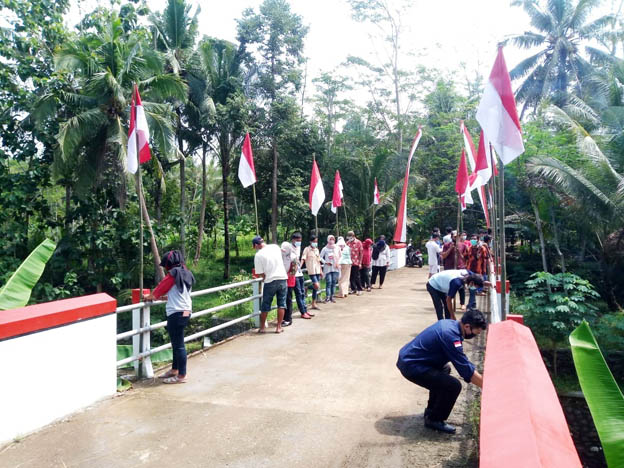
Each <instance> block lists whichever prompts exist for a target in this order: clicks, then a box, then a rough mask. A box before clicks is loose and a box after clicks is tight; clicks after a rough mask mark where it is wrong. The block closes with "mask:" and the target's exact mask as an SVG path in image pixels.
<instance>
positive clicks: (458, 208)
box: [451, 195, 462, 269]
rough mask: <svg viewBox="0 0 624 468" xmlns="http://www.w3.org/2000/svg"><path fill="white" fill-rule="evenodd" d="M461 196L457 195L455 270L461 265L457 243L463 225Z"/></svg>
mask: <svg viewBox="0 0 624 468" xmlns="http://www.w3.org/2000/svg"><path fill="white" fill-rule="evenodd" d="M461 212H462V211H461V195H457V235H456V236H455V268H456V269H457V265H459V249H458V248H457V242H458V237H459V223H461ZM451 242H453V234H452V233H451Z"/></svg>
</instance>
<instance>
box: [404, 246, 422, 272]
mask: <svg viewBox="0 0 624 468" xmlns="http://www.w3.org/2000/svg"><path fill="white" fill-rule="evenodd" d="M405 256H406V258H405V263H406V265H407V266H410V267H417V268H422V266H423V256H422V253H421V252H420V250H419V249H417V248H416V247H414V246H413V245H411V244H410V245H408V246H407V252H406V253H405Z"/></svg>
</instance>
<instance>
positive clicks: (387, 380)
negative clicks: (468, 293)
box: [0, 268, 480, 468]
mask: <svg viewBox="0 0 624 468" xmlns="http://www.w3.org/2000/svg"><path fill="white" fill-rule="evenodd" d="M426 278H427V273H426V271H425V269H420V270H418V269H408V268H403V269H400V270H397V271H393V272H389V273H388V276H387V277H386V284H385V285H384V288H383V289H382V290H373V292H371V293H366V292H364V293H363V295H362V296H360V297H356V296H350V297H349V298H348V299H342V300H341V299H338V303H337V304H332V305H325V306H323V308H322V310H321V311H316V312H318V313H317V316H316V317H315V318H314V319H313V320H301V319H299V318H296V319H295V321H294V323H293V325H292V326H291V327H288V328H286V331H285V332H284V333H283V334H281V335H276V334H274V333H268V334H265V335H258V334H255V333H249V334H246V335H244V336H241V337H239V338H236V339H234V340H232V341H230V342H227V343H225V344H223V345H220V346H217V347H215V348H213V349H211V350H210V351H207V352H204V353H202V354H199V355H196V356H195V357H193V358H191V359H190V360H189V366H188V367H189V370H188V375H189V382H188V383H186V384H183V385H173V386H168V385H162V384H160V383H159V382H158V381H157V380H154V381H146V382H142V383H141V384H139V385H135V388H134V389H133V390H130V391H128V392H126V393H124V394H122V395H118V396H117V397H115V398H111V399H108V400H105V401H102V402H99V403H98V404H96V405H93V406H92V407H90V408H87V409H86V410H84V411H82V412H80V413H77V414H74V415H72V416H70V417H68V418H66V419H65V420H63V421H61V422H58V423H55V424H52V425H50V426H47V427H46V428H44V429H42V430H40V431H39V432H37V433H35V434H32V435H30V436H27V437H25V438H23V439H21V440H19V441H15V442H13V443H11V444H9V445H6V446H5V447H2V448H0V466H1V467H33V468H41V467H88V468H99V467H102V468H111V467H135V466H153V467H178V466H179V467H225V466H227V467H314V468H316V467H408V466H409V467H427V468H433V467H464V466H469V467H472V466H476V465H475V462H474V459H469V457H468V455H469V453H470V452H474V451H475V450H476V448H475V442H474V435H473V434H472V425H471V423H470V413H471V411H470V410H471V408H472V405H473V401H474V399H475V393H474V392H475V391H478V389H477V390H475V387H474V386H470V387H469V388H466V387H467V386H466V384H465V383H463V385H464V387H465V388H464V390H463V391H462V393H461V395H460V398H459V400H458V402H457V405H456V406H455V409H454V411H453V413H452V414H451V417H450V419H449V422H451V423H452V424H455V425H457V426H458V434H456V435H454V436H450V435H446V434H439V433H435V432H432V431H430V430H427V429H425V428H424V427H423V416H422V412H423V409H424V406H425V404H426V401H427V391H426V390H425V389H422V388H420V387H417V386H415V385H413V384H411V383H409V382H407V381H406V380H404V379H403V377H402V376H401V375H400V373H399V372H398V371H397V369H396V367H395V362H396V358H397V354H398V350H399V348H400V347H401V346H402V345H403V344H404V343H406V342H407V341H408V340H409V339H411V337H413V336H415V335H416V334H417V333H418V332H420V331H421V330H422V329H424V328H425V327H427V326H428V325H430V324H431V323H433V322H434V320H435V313H434V310H433V306H432V304H431V300H430V298H429V295H428V293H427V292H426V290H425V286H424V285H425V281H426ZM296 316H298V314H296ZM466 351H467V352H469V354H472V355H473V359H476V360H477V361H478V360H479V356H478V355H479V354H480V351H479V343H474V344H473V343H468V344H467V345H466ZM478 367H480V365H479V366H478ZM453 373H454V375H457V374H456V373H455V370H453ZM73 376H75V377H73ZM5 377H7V379H6V380H5V381H4V385H10V377H8V376H5ZM72 378H80V369H72V368H71V367H68V369H67V385H71V381H72ZM462 382H463V381H462ZM41 385H43V386H45V382H41Z"/></svg>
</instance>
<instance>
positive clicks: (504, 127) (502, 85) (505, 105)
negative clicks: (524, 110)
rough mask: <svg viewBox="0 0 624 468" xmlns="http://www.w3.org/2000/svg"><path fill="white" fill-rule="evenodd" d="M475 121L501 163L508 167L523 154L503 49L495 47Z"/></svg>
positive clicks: (519, 128)
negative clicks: (490, 69) (496, 50)
mask: <svg viewBox="0 0 624 468" xmlns="http://www.w3.org/2000/svg"><path fill="white" fill-rule="evenodd" d="M477 121H478V122H479V124H480V125H481V128H482V129H483V131H484V132H485V134H486V135H487V137H488V139H489V140H490V142H491V143H492V146H493V147H494V149H495V150H496V152H497V153H498V156H499V157H500V158H501V161H503V164H509V163H510V162H511V161H513V160H514V159H516V158H517V157H518V156H520V155H521V154H522V153H524V143H523V142H522V128H521V127H520V120H518V111H517V109H516V100H515V99H514V95H513V91H512V89H511V79H510V78H509V72H508V71H507V65H506V64H505V57H503V48H502V47H499V48H498V55H497V56H496V61H495V62H494V67H493V68H492V72H491V73H490V78H489V80H488V82H487V84H486V85H485V91H484V92H483V97H482V98H481V102H480V103H479V109H478V110H477Z"/></svg>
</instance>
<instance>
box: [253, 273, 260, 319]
mask: <svg viewBox="0 0 624 468" xmlns="http://www.w3.org/2000/svg"><path fill="white" fill-rule="evenodd" d="M252 294H253V295H254V296H258V295H260V281H256V282H255V283H253V285H252ZM261 300H262V299H261V298H259V297H257V298H256V299H254V300H253V313H254V318H253V320H254V327H256V328H260V301H261Z"/></svg>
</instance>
